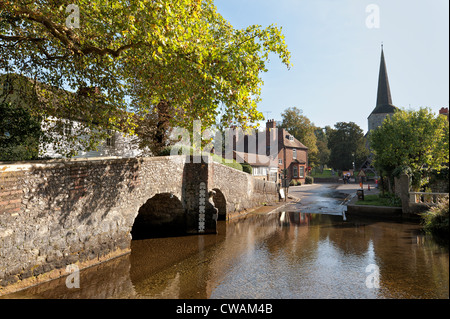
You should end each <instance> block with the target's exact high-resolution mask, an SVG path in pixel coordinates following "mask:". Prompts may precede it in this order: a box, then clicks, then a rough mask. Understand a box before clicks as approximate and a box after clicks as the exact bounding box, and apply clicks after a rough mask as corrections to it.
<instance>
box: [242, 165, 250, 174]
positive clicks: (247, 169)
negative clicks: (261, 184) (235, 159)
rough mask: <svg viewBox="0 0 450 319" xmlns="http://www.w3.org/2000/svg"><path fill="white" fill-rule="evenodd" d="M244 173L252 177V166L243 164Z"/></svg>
mask: <svg viewBox="0 0 450 319" xmlns="http://www.w3.org/2000/svg"><path fill="white" fill-rule="evenodd" d="M241 166H242V171H244V172H245V173H248V174H250V175H252V173H253V168H252V167H251V166H250V164H248V163H242V164H241Z"/></svg>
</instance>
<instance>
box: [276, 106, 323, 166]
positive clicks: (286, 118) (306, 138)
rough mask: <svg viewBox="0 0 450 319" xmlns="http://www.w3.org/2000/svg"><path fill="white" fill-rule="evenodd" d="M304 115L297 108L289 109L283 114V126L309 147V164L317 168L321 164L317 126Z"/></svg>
mask: <svg viewBox="0 0 450 319" xmlns="http://www.w3.org/2000/svg"><path fill="white" fill-rule="evenodd" d="M302 113H303V111H302V110H300V109H298V108H296V107H290V108H287V109H286V110H284V112H283V113H282V114H281V116H282V118H283V121H282V123H281V126H282V127H283V128H284V129H286V130H287V131H288V132H289V133H290V134H292V135H293V136H294V137H295V138H296V139H298V140H299V141H300V142H302V143H303V144H304V145H305V146H306V147H308V162H309V163H310V165H311V166H315V165H317V164H318V163H319V160H318V153H319V150H318V148H317V145H316V143H317V138H316V135H315V134H314V131H315V126H314V123H311V121H310V120H309V119H308V118H307V117H306V116H304V115H302Z"/></svg>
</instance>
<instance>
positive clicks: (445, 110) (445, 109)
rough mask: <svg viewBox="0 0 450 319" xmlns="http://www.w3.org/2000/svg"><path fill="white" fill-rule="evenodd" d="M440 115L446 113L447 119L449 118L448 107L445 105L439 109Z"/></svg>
mask: <svg viewBox="0 0 450 319" xmlns="http://www.w3.org/2000/svg"><path fill="white" fill-rule="evenodd" d="M439 115H444V116H447V120H448V107H443V108H441V109H440V110H439Z"/></svg>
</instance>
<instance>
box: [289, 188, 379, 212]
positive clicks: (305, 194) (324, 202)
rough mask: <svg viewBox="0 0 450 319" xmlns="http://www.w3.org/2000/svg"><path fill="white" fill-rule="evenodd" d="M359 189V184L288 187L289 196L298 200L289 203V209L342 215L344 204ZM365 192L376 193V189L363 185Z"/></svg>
mask: <svg viewBox="0 0 450 319" xmlns="http://www.w3.org/2000/svg"><path fill="white" fill-rule="evenodd" d="M359 189H360V186H359V184H312V185H302V186H293V187H289V196H291V197H293V198H295V199H298V200H299V202H298V203H296V204H293V205H290V207H289V208H290V209H295V210H297V211H298V210H299V211H300V212H302V213H322V214H333V215H342V212H343V211H344V210H345V209H346V206H345V204H346V203H347V202H348V201H349V200H351V199H352V198H353V197H354V196H356V191H357V190H359ZM364 192H365V194H366V195H367V194H376V193H378V190H377V189H375V188H374V187H373V185H371V189H370V191H369V190H368V186H364Z"/></svg>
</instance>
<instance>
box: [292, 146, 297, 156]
mask: <svg viewBox="0 0 450 319" xmlns="http://www.w3.org/2000/svg"><path fill="white" fill-rule="evenodd" d="M292 158H293V159H297V150H296V149H295V148H294V149H293V150H292Z"/></svg>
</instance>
